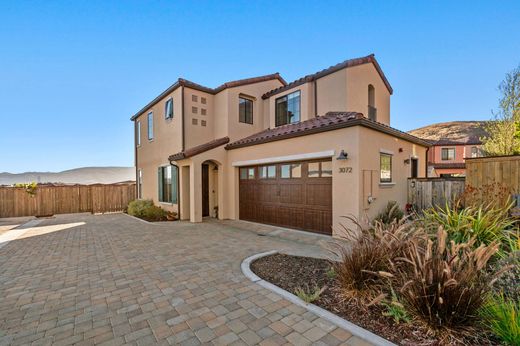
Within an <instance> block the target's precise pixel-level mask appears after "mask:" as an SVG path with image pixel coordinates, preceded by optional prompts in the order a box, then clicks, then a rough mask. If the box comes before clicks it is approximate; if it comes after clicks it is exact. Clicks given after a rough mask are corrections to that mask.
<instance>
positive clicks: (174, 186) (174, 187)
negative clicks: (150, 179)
mask: <svg viewBox="0 0 520 346" xmlns="http://www.w3.org/2000/svg"><path fill="white" fill-rule="evenodd" d="M165 168H169V169H170V170H171V183H170V185H171V196H170V197H171V202H168V201H163V200H162V199H163V194H162V192H163V189H164V186H162V184H163V182H164V171H163V170H164V169H165ZM158 170H160V172H161V173H158V177H157V178H158V179H157V187H158V189H157V200H158V201H159V203H161V204H167V205H174V204H178V192H179V185H178V174H179V170H178V167H177V166H174V165H170V164H167V165H162V166H159V167H158ZM175 170H176V171H177V173H175V172H174V171H175ZM159 178H162V179H161V180H160V179H159Z"/></svg>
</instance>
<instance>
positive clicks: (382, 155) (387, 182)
mask: <svg viewBox="0 0 520 346" xmlns="http://www.w3.org/2000/svg"><path fill="white" fill-rule="evenodd" d="M384 156H386V157H389V158H390V179H383V177H382V172H383V170H382V167H381V166H382V163H383V162H382V159H383V157H384ZM392 161H393V155H392V154H389V153H385V152H379V183H380V184H393V174H392V168H393V162H392Z"/></svg>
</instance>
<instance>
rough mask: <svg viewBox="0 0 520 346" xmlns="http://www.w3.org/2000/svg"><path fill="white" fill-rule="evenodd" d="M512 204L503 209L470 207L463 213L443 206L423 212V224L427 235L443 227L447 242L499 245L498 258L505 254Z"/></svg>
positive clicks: (512, 222)
mask: <svg viewBox="0 0 520 346" xmlns="http://www.w3.org/2000/svg"><path fill="white" fill-rule="evenodd" d="M510 208H511V204H508V206H505V207H492V206H478V207H477V206H469V207H466V208H462V209H457V208H455V207H450V206H448V205H446V206H445V207H444V208H432V209H430V210H426V211H424V214H423V217H422V222H423V223H424V225H425V227H426V229H428V230H429V231H430V233H434V232H437V229H438V227H439V226H442V227H443V228H444V229H445V230H446V232H448V239H449V240H453V241H454V242H455V243H465V242H468V241H469V240H470V239H475V242H474V246H475V247H478V246H480V245H481V244H485V245H489V244H491V243H493V242H498V243H499V244H500V250H501V252H500V254H501V255H502V256H503V255H504V251H506V252H507V251H508V248H509V246H510V245H509V241H510V239H509V237H510V236H512V235H511V230H512V229H513V228H514V226H515V220H514V219H513V218H511V217H509V210H510Z"/></svg>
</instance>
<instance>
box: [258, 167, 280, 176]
mask: <svg viewBox="0 0 520 346" xmlns="http://www.w3.org/2000/svg"><path fill="white" fill-rule="evenodd" d="M258 176H259V178H260V179H273V178H276V166H262V167H260V168H259V169H258Z"/></svg>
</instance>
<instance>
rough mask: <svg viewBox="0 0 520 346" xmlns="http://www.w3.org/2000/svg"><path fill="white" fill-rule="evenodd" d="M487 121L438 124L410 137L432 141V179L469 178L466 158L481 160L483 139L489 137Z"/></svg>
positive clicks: (430, 154)
mask: <svg viewBox="0 0 520 346" xmlns="http://www.w3.org/2000/svg"><path fill="white" fill-rule="evenodd" d="M484 125H485V122H484V121H452V122H447V123H438V124H433V125H429V126H425V127H421V128H419V129H416V130H412V131H410V132H409V133H410V134H412V135H414V136H417V137H419V138H422V139H424V140H427V141H429V142H430V143H431V144H432V147H431V148H430V149H429V150H428V177H457V176H465V175H466V164H465V159H466V158H474V157H481V156H483V155H482V151H481V145H482V142H481V140H480V139H481V138H482V137H485V136H486V135H487V133H486V131H485V130H484Z"/></svg>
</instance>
